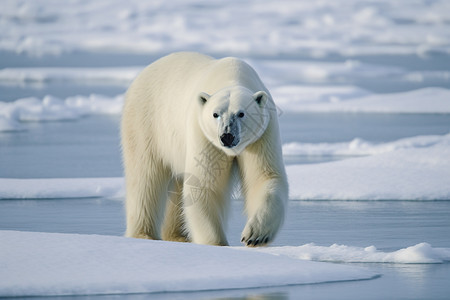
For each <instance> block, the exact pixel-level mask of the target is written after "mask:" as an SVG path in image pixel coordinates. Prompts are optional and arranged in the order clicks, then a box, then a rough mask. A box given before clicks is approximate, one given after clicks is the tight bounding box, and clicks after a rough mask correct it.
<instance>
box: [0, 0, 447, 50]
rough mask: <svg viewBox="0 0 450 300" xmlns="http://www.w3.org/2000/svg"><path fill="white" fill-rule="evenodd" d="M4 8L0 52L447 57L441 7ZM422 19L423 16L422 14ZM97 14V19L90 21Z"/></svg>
mask: <svg viewBox="0 0 450 300" xmlns="http://www.w3.org/2000/svg"><path fill="white" fill-rule="evenodd" d="M48 3H49V2H48V1H43V0H39V1H38V0H36V1H25V2H22V1H3V3H2V10H1V12H0V20H1V21H2V22H0V32H1V39H0V49H2V50H7V51H14V52H16V53H27V54H30V55H35V56H38V55H43V54H61V53H64V52H70V51H98V52H127V53H155V52H158V53H164V52H172V51H175V50H179V49H184V50H194V49H202V50H203V51H205V52H209V53H236V54H239V55H241V56H243V55H245V54H248V53H252V54H254V55H279V54H287V55H309V56H315V57H323V56H326V55H329V54H339V55H344V56H351V55H379V54H395V55H408V54H418V55H421V56H426V55H428V54H429V53H449V47H450V38H449V36H448V31H449V26H450V25H449V24H450V22H449V16H448V13H447V12H448V11H449V10H450V4H449V3H448V2H447V1H445V0H441V1H432V2H430V1H427V0H419V1H414V3H411V2H410V1H407V0H406V1H388V0H383V1H377V2H371V1H358V0H351V1H345V2H336V1H319V2H303V1H301V2H299V1H289V0H283V1H274V0H271V1H265V2H264V4H260V3H259V2H253V1H225V2H220V3H218V2H214V3H205V2H204V1H200V0H190V1H170V2H168V1H151V2H146V1H145V2H143V1H138V0H133V1H127V3H126V5H124V3H123V2H122V1H118V0H115V1H95V2H90V1H84V0H77V1H70V2H64V3H61V2H58V1H53V2H51V5H48ZM418 12H420V13H418ZM90 16H95V17H90Z"/></svg>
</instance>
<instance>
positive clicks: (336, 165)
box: [287, 143, 450, 200]
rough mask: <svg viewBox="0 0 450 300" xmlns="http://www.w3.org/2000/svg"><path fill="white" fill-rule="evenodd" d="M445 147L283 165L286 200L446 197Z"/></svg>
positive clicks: (449, 188)
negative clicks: (285, 178)
mask: <svg viewBox="0 0 450 300" xmlns="http://www.w3.org/2000/svg"><path fill="white" fill-rule="evenodd" d="M449 157H450V147H449V146H448V143H447V144H446V145H435V146H430V147H423V148H421V147H418V148H412V149H402V150H397V151H393V152H387V153H382V154H379V155H374V156H368V157H359V158H351V159H346V160H342V161H334V162H328V163H321V164H311V165H292V166H287V173H288V177H289V185H290V195H289V197H290V198H291V199H302V200H320V199H327V200H363V199H372V200H448V199H450V159H449Z"/></svg>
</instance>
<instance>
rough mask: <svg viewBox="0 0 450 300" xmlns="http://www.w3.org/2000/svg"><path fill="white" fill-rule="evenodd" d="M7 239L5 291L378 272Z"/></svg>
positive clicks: (36, 236) (257, 283) (156, 248)
mask: <svg viewBox="0 0 450 300" xmlns="http://www.w3.org/2000/svg"><path fill="white" fill-rule="evenodd" d="M0 241H1V244H2V247H1V248H0V265H1V266H2V268H1V269H0V279H1V280H0V296H48V295H86V294H124V293H155V292H174V291H199V290H214V289H233V288H234V289H236V288H251V287H267V286H276V285H290V284H311V283H320V282H333V281H346V280H360V279H370V278H374V277H376V276H377V274H375V273H373V272H371V271H368V270H367V269H363V268H357V267H352V266H345V265H338V264H327V263H321V262H311V261H305V260H298V259H294V258H290V257H286V256H275V255H271V254H266V253H259V252H257V251H254V250H250V251H239V250H237V249H233V248H230V247H214V246H204V245H195V244H188V243H172V242H163V241H149V240H139V239H129V238H123V237H113V236H100V235H78V234H57V233H31V232H20V231H0ZM275 252H276V251H275Z"/></svg>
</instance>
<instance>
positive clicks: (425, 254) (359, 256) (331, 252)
mask: <svg viewBox="0 0 450 300" xmlns="http://www.w3.org/2000/svg"><path fill="white" fill-rule="evenodd" d="M259 251H260V252H263V253H270V254H274V255H282V256H288V257H291V258H297V259H305V260H313V261H327V262H346V263H397V264H429V263H431V264H435V263H444V262H448V261H450V248H433V247H431V245H430V244H428V243H420V244H417V245H414V246H411V247H407V248H403V249H400V250H397V251H393V252H384V251H380V250H378V249H377V248H376V247H375V246H368V247H365V248H362V247H353V246H346V245H338V244H333V245H331V246H329V247H325V246H318V245H315V244H314V243H311V244H306V245H302V246H296V247H295V246H283V247H269V248H261V249H259Z"/></svg>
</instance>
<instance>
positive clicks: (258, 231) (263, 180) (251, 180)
mask: <svg viewBox="0 0 450 300" xmlns="http://www.w3.org/2000/svg"><path fill="white" fill-rule="evenodd" d="M267 145H269V143H267V142H266V143H265V144H264V141H263V142H257V143H255V144H253V145H251V146H250V147H249V148H248V149H247V150H246V151H244V152H243V153H242V155H241V156H240V157H238V165H239V168H240V171H241V176H242V180H243V194H244V196H245V209H246V213H247V216H248V221H247V224H246V225H245V228H244V230H243V232H242V236H241V242H242V243H244V244H245V245H247V246H251V247H255V246H264V245H266V244H268V243H270V242H272V241H273V239H274V238H275V235H276V234H277V232H278V230H279V229H280V227H281V225H282V224H283V220H284V214H285V206H286V202H287V199H288V183H287V177H286V172H285V170H284V164H283V160H282V157H281V149H278V150H279V151H271V148H270V147H266V148H264V147H265V146H267Z"/></svg>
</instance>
